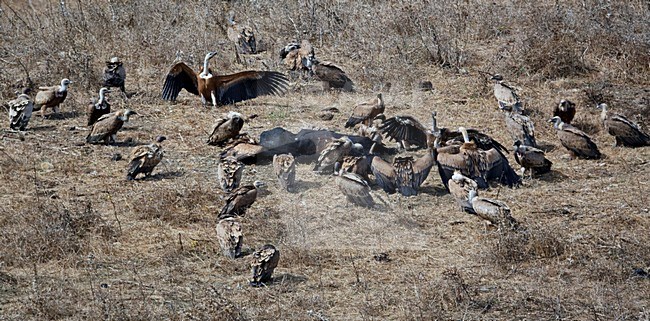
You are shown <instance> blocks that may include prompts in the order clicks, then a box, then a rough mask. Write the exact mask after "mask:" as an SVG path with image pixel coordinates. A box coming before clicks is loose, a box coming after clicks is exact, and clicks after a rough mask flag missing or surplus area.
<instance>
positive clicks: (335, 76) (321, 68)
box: [307, 58, 354, 91]
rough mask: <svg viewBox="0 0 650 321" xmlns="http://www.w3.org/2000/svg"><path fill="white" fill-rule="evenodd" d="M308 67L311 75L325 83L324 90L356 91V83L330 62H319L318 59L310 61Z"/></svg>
mask: <svg viewBox="0 0 650 321" xmlns="http://www.w3.org/2000/svg"><path fill="white" fill-rule="evenodd" d="M307 65H308V67H309V69H310V70H311V73H312V74H313V75H314V76H316V78H317V79H318V80H320V81H322V82H323V85H324V87H325V88H324V89H330V88H335V89H341V90H342V91H354V83H353V82H352V80H351V79H350V78H349V77H348V75H346V74H345V71H343V69H341V68H340V67H339V66H337V65H335V64H333V63H331V62H328V61H318V60H317V59H316V58H312V59H309V60H308V61H307Z"/></svg>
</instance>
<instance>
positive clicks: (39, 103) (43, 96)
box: [34, 78, 72, 116]
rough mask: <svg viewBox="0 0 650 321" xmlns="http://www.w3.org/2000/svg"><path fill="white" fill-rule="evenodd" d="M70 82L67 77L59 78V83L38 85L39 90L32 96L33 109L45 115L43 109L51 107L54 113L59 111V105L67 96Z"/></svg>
mask: <svg viewBox="0 0 650 321" xmlns="http://www.w3.org/2000/svg"><path fill="white" fill-rule="evenodd" d="M71 83H72V81H70V80H69V79H67V78H64V79H63V80H61V85H58V86H52V87H38V89H39V92H38V93H36V98H34V110H39V109H40V110H41V116H45V109H47V108H49V107H51V108H52V109H53V110H54V113H58V112H59V105H60V104H61V103H62V102H63V101H64V100H65V97H67V96H68V86H69V85H70V84H71Z"/></svg>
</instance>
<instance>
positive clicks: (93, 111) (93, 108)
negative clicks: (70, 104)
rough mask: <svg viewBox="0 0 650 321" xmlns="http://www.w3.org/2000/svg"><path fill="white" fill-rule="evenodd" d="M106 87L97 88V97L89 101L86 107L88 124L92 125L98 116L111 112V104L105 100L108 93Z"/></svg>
mask: <svg viewBox="0 0 650 321" xmlns="http://www.w3.org/2000/svg"><path fill="white" fill-rule="evenodd" d="M110 92H111V91H110V90H108V88H106V87H102V88H101V89H99V98H98V99H97V100H95V99H94V98H93V99H92V100H91V101H90V104H89V105H88V108H87V109H86V114H87V116H88V122H87V125H88V126H92V125H93V124H94V123H95V122H96V121H97V120H98V119H99V118H100V117H102V116H104V115H106V114H109V113H110V112H111V104H109V103H108V101H107V100H106V94H107V93H110Z"/></svg>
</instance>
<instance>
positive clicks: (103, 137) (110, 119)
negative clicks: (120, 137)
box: [86, 109, 137, 145]
mask: <svg viewBox="0 0 650 321" xmlns="http://www.w3.org/2000/svg"><path fill="white" fill-rule="evenodd" d="M131 115H137V113H136V112H134V111H132V110H130V109H125V110H120V111H118V112H115V113H114V114H106V115H104V116H102V117H100V118H99V119H98V120H97V122H95V124H94V125H93V127H92V129H91V130H90V134H88V136H86V142H87V143H89V144H101V143H102V142H103V143H104V144H106V145H108V144H112V143H115V142H116V135H117V132H118V131H119V130H120V129H121V128H122V125H124V122H127V121H129V117H130V116H131Z"/></svg>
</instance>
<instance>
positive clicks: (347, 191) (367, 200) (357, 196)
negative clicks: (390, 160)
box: [336, 171, 375, 208]
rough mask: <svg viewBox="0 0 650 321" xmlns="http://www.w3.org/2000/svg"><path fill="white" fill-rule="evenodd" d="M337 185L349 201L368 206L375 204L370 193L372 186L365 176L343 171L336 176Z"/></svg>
mask: <svg viewBox="0 0 650 321" xmlns="http://www.w3.org/2000/svg"><path fill="white" fill-rule="evenodd" d="M336 185H337V186H338V187H339V190H341V192H342V193H343V195H345V198H346V199H347V200H348V201H349V202H351V203H353V204H356V205H358V206H362V207H368V208H372V207H374V206H375V201H374V200H373V199H372V196H371V195H370V186H368V182H366V180H364V179H363V177H361V176H359V175H357V174H355V173H349V172H343V171H342V172H341V173H340V175H338V176H337V177H336Z"/></svg>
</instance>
